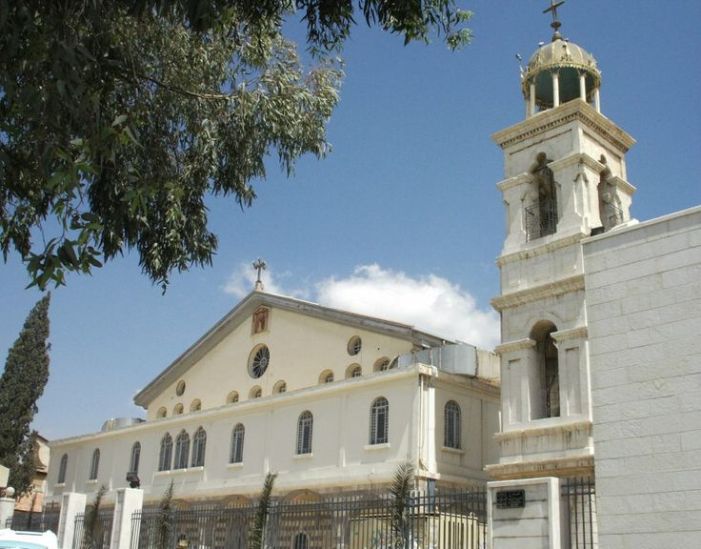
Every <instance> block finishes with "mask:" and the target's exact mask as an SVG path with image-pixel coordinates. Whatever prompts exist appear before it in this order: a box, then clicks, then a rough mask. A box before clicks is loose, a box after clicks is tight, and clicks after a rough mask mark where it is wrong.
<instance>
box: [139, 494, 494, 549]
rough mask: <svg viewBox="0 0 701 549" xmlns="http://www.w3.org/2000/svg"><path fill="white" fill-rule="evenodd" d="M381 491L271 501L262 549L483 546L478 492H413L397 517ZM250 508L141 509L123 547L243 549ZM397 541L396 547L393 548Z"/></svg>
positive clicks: (482, 500)
mask: <svg viewBox="0 0 701 549" xmlns="http://www.w3.org/2000/svg"><path fill="white" fill-rule="evenodd" d="M393 508H394V505H393V500H392V499H391V497H390V496H388V495H384V494H372V493H361V494H348V495H344V496H338V497H331V498H324V499H321V500H318V501H273V503H272V505H271V508H270V514H269V515H268V521H267V527H266V531H265V537H264V540H265V543H264V546H265V547H266V549H289V548H291V547H293V548H295V549H330V548H339V549H340V548H343V549H390V548H392V549H395V548H396V547H402V548H403V549H484V548H486V545H487V541H486V521H487V516H486V494H485V492H484V491H483V490H470V491H460V492H455V493H442V494H437V495H426V494H419V495H414V496H412V497H411V498H409V500H408V501H407V502H406V507H405V512H404V514H403V515H402V517H401V519H398V518H397V517H395V516H394V514H393ZM255 513H256V506H255V505H245V506H227V507H197V508H191V509H185V510H183V509H179V510H171V511H168V512H164V511H161V510H160V509H143V510H142V511H139V512H136V513H134V515H133V516H132V536H133V537H132V542H131V549H172V548H175V547H188V548H193V549H194V548H198V549H203V548H207V549H245V548H246V547H248V543H249V536H250V533H251V530H252V527H253V521H254V517H255ZM398 542H399V543H400V544H399V545H397V543H398Z"/></svg>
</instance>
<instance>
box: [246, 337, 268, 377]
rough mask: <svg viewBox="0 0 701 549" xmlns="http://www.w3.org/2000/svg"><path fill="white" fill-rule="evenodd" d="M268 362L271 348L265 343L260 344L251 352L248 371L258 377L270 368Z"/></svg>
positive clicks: (252, 375)
mask: <svg viewBox="0 0 701 549" xmlns="http://www.w3.org/2000/svg"><path fill="white" fill-rule="evenodd" d="M268 364H270V350H269V349H268V348H267V347H266V346H265V345H259V346H258V347H255V348H254V349H253V351H252V352H251V357H250V358H249V361H248V373H249V374H251V377H255V378H258V377H260V376H262V375H263V374H264V373H265V371H266V370H267V369H268Z"/></svg>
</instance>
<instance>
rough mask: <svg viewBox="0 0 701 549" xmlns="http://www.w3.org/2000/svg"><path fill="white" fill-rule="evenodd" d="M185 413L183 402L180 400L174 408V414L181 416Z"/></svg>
mask: <svg viewBox="0 0 701 549" xmlns="http://www.w3.org/2000/svg"><path fill="white" fill-rule="evenodd" d="M182 413H183V404H182V402H178V403H177V404H176V405H175V407H174V408H173V415H174V416H179V415H180V414H182Z"/></svg>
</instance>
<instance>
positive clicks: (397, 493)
mask: <svg viewBox="0 0 701 549" xmlns="http://www.w3.org/2000/svg"><path fill="white" fill-rule="evenodd" d="M413 484H414V466H413V465H412V464H411V463H401V464H399V465H398V466H397V469H396V471H395V472H394V479H393V480H392V485H391V486H390V489H389V492H390V494H391V495H392V533H393V534H394V547H395V549H405V548H407V547H409V541H410V540H409V519H408V517H407V503H408V501H409V496H410V495H411V488H412V486H413Z"/></svg>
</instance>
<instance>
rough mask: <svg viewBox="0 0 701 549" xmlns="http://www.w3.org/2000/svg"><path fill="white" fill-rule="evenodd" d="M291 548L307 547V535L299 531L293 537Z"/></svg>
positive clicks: (302, 548) (304, 548) (305, 548)
mask: <svg viewBox="0 0 701 549" xmlns="http://www.w3.org/2000/svg"><path fill="white" fill-rule="evenodd" d="M292 548H293V549H309V536H307V534H305V533H304V532H300V533H299V534H297V535H296V536H295V537H294V540H293V543H292Z"/></svg>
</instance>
